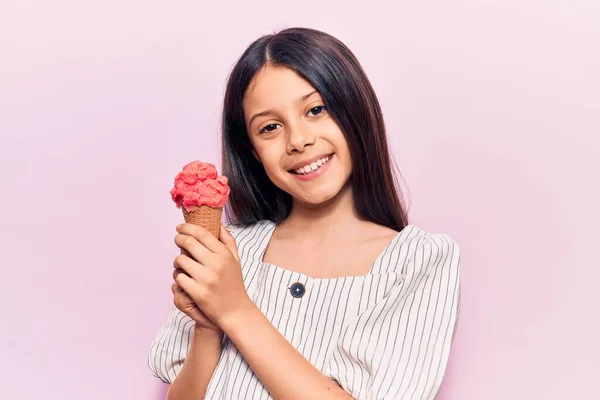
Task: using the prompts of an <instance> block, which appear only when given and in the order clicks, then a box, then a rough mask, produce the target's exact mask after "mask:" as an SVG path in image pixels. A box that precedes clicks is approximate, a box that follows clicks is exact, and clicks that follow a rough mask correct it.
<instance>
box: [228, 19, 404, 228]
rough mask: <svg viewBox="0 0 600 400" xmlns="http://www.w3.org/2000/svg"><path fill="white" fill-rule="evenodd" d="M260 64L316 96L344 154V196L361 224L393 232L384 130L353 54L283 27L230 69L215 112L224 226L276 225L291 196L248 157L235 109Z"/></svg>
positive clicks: (399, 210)
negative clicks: (219, 116) (347, 162)
mask: <svg viewBox="0 0 600 400" xmlns="http://www.w3.org/2000/svg"><path fill="white" fill-rule="evenodd" d="M266 64H270V65H277V66H285V67H287V68H290V69H292V70H294V71H295V72H296V73H298V74H299V75H300V76H302V77H303V78H304V79H306V80H307V81H308V82H310V83H311V84H312V86H314V88H315V89H316V90H317V91H318V92H319V93H320V94H321V96H322V98H323V101H324V102H325V106H326V107H327V110H328V112H329V114H330V115H331V117H332V118H333V119H334V120H335V121H336V122H337V124H338V125H339V127H340V129H341V130H342V132H343V133H344V135H345V137H346V140H347V141H348V145H349V147H350V155H351V157H352V164H353V171H352V175H351V178H350V179H352V190H353V196H354V203H355V206H356V209H357V212H358V214H359V215H360V216H362V217H363V218H365V219H366V220H369V221H372V222H375V223H378V224H381V225H385V226H387V227H390V228H392V229H394V230H396V231H401V230H402V229H403V228H404V227H405V226H406V225H407V224H408V218H407V213H406V210H405V208H404V204H403V202H402V201H401V198H400V189H399V186H398V184H397V180H396V179H395V176H394V174H393V172H392V165H391V157H390V153H389V148H388V143H387V138H386V133H385V125H384V122H383V116H382V113H381V107H380V105H379V101H378V100H377V97H376V96H375V92H374V91H373V87H372V86H371V83H370V82H369V80H368V79H367V77H366V75H365V73H364V71H363V69H362V68H361V66H360V64H359V62H358V60H357V59H356V57H355V56H354V54H353V53H352V52H351V51H350V50H349V49H348V48H347V47H346V46H345V45H344V44H343V43H342V42H341V41H339V40H338V39H336V38H334V37H333V36H331V35H328V34H326V33H324V32H321V31H317V30H314V29H308V28H290V29H285V30H283V31H281V32H279V33H277V34H273V35H266V36H263V37H261V38H259V39H257V40H256V41H254V42H253V43H252V44H251V45H250V46H249V47H248V48H247V49H246V51H245V52H244V53H243V54H242V56H241V57H240V59H239V60H238V62H237V64H236V65H235V67H234V68H233V70H232V72H231V74H230V76H229V80H228V82H227V89H226V92H225V101H224V107H223V128H222V129H223V160H222V162H223V174H224V175H225V176H227V177H228V178H229V184H230V188H231V195H230V197H229V202H228V204H227V206H226V208H225V213H226V215H227V218H228V219H229V221H230V222H232V223H236V224H250V223H254V222H257V221H260V220H271V221H273V222H279V221H282V220H284V219H285V218H286V217H287V216H288V215H289V214H290V211H291V208H292V199H291V196H290V195H289V194H288V193H286V192H284V191H283V190H281V189H279V188H278V187H277V186H275V185H274V184H273V183H272V182H271V181H270V179H269V178H268V176H267V174H266V172H265V170H264V168H263V166H262V164H261V163H259V162H258V161H257V160H256V158H255V157H254V156H253V154H252V144H251V142H250V138H249V137H248V132H247V131H246V126H245V122H244V113H243V109H242V103H243V99H244V94H245V93H246V89H247V88H248V85H249V84H250V82H251V81H252V78H254V76H255V74H256V73H257V72H258V71H259V70H260V69H261V68H262V67H264V66H265V65H266Z"/></svg>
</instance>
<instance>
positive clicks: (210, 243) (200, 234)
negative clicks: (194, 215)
mask: <svg viewBox="0 0 600 400" xmlns="http://www.w3.org/2000/svg"><path fill="white" fill-rule="evenodd" d="M177 232H179V233H181V234H184V235H189V236H192V237H193V238H195V239H196V240H197V241H198V242H200V243H202V244H203V245H204V247H206V248H207V249H208V250H210V251H211V252H213V253H217V252H218V251H219V250H221V248H222V246H223V245H222V244H221V242H219V239H217V238H216V237H215V235H213V234H212V233H210V232H209V231H208V230H206V229H204V228H203V227H201V226H199V225H194V224H181V225H179V226H178V227H177Z"/></svg>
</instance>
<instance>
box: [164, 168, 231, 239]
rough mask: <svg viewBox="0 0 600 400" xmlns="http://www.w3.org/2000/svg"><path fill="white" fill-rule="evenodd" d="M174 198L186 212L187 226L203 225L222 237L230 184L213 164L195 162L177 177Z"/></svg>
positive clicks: (172, 195) (184, 213)
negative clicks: (224, 210)
mask: <svg viewBox="0 0 600 400" xmlns="http://www.w3.org/2000/svg"><path fill="white" fill-rule="evenodd" d="M170 193H171V198H172V199H173V201H174V202H175V204H176V205H177V208H182V209H183V216H184V218H185V220H186V222H190V223H193V224H196V225H201V226H203V227H205V228H206V229H208V230H209V231H211V232H212V233H213V234H214V235H215V236H217V237H218V236H219V229H220V227H221V213H222V210H223V206H224V205H225V203H227V198H228V197H229V184H228V179H227V177H225V176H219V175H218V174H217V169H216V168H215V166H214V165H213V164H209V163H205V162H202V161H192V162H191V163H189V164H187V165H186V166H184V167H183V170H182V171H181V172H179V173H178V174H177V175H176V176H175V183H174V185H173V189H171V192H170Z"/></svg>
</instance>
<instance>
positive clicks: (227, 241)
mask: <svg viewBox="0 0 600 400" xmlns="http://www.w3.org/2000/svg"><path fill="white" fill-rule="evenodd" d="M219 240H220V241H221V242H222V243H223V244H224V245H225V247H227V248H228V249H229V251H230V252H231V254H233V256H234V257H235V259H236V260H238V262H239V261H240V256H239V254H238V251H237V245H236V243H235V239H234V238H233V236H231V233H229V231H228V230H227V229H226V228H225V226H224V225H223V224H221V231H220V232H219Z"/></svg>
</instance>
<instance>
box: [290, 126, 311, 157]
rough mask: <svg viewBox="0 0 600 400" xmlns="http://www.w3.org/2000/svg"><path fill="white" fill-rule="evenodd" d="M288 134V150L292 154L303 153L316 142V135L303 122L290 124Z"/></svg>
mask: <svg viewBox="0 0 600 400" xmlns="http://www.w3.org/2000/svg"><path fill="white" fill-rule="evenodd" d="M288 135H289V136H288V143H287V151H288V153H290V154H291V153H302V152H304V151H305V150H306V148H307V147H309V146H311V145H313V144H314V143H315V135H314V134H313V133H312V132H311V131H310V129H309V128H308V127H306V126H302V125H301V124H298V125H295V126H290V127H289V133H288Z"/></svg>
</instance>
